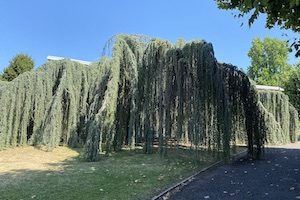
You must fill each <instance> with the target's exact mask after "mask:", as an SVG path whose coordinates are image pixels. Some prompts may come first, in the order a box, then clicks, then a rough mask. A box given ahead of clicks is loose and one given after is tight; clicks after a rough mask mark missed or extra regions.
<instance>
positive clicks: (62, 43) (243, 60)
mask: <svg viewBox="0 0 300 200" xmlns="http://www.w3.org/2000/svg"><path fill="white" fill-rule="evenodd" d="M241 23H244V24H245V25H244V26H243V27H240V25H241ZM264 24H265V20H264V18H263V17H262V18H260V19H259V20H258V21H256V22H255V24H254V25H253V26H252V27H251V28H250V29H249V28H248V26H247V19H236V18H234V17H233V15H232V11H224V10H219V9H218V8H217V5H216V3H215V2H214V1H213V0H186V1H179V0H173V1H167V0H165V1H162V0H151V1H140V0H128V1H125V0H107V1H100V0H26V1H25V0H0V72H2V71H3V69H4V68H5V67H7V66H8V65H9V61H10V60H11V59H12V58H13V56H15V55H16V54H18V53H27V54H29V55H30V56H31V57H32V58H33V59H34V60H35V63H36V66H35V67H39V66H40V65H42V64H43V63H45V62H46V61H47V60H46V57H47V56H48V55H54V56H61V57H68V58H75V59H81V60H87V61H94V60H98V59H99V57H100V55H101V51H102V48H103V46H104V44H105V42H106V41H107V40H108V39H109V38H110V37H111V36H113V35H115V34H117V33H135V34H145V35H148V36H150V37H159V38H163V39H166V40H169V41H171V42H172V43H174V42H175V41H176V39H178V38H183V39H185V40H187V41H189V40H192V39H204V40H206V41H208V42H211V43H212V44H213V46H214V51H215V56H216V58H217V59H218V61H220V62H226V63H231V64H233V65H236V66H237V67H238V68H243V69H247V67H248V66H249V65H250V59H249V58H248V56H247V52H248V50H249V49H250V47H251V42H252V39H253V38H254V37H261V38H264V37H265V36H269V37H277V38H280V39H287V38H286V37H283V36H282V33H288V34H289V36H290V37H299V35H296V34H293V33H291V32H286V31H282V30H280V29H278V28H276V29H272V30H268V29H265V28H264ZM297 61H299V59H295V58H294V53H292V54H290V63H291V64H293V63H295V62H297Z"/></svg>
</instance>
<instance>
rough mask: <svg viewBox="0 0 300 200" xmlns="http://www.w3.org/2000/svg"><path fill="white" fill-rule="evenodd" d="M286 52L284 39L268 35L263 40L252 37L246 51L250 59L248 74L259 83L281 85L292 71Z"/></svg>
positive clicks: (286, 47)
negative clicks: (248, 48)
mask: <svg viewBox="0 0 300 200" xmlns="http://www.w3.org/2000/svg"><path fill="white" fill-rule="evenodd" d="M288 54H289V48H288V44H287V42H286V41H282V40H279V39H277V38H269V37H266V38H264V39H263V40H261V39H260V38H259V37H258V38H254V39H253V41H252V47H251V48H250V50H249V52H248V56H249V57H250V59H251V66H250V67H249V68H248V76H249V77H250V78H251V79H253V80H254V81H256V83H257V84H260V85H273V86H281V87H283V86H284V82H285V81H287V79H288V77H289V75H290V74H291V71H292V68H291V66H290V65H289V64H288Z"/></svg>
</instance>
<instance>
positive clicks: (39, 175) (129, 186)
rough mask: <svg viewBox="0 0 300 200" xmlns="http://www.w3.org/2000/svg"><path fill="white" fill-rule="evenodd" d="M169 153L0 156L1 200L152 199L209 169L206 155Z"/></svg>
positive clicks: (16, 152)
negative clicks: (95, 157)
mask: <svg viewBox="0 0 300 200" xmlns="http://www.w3.org/2000/svg"><path fill="white" fill-rule="evenodd" d="M200 154H201V155H199V156H200V157H201V159H198V160H197V161H195V159H191V157H193V156H194V157H195V153H194V152H191V150H184V149H179V150H178V149H177V150H169V152H168V158H164V159H161V158H160V156H159V155H158V154H157V153H154V154H150V155H145V154H143V153H141V151H140V150H136V151H135V152H131V153H130V151H126V150H124V151H121V152H119V153H114V154H112V155H111V156H108V157H106V156H103V157H102V160H101V161H99V162H84V161H82V159H81V157H80V153H79V152H78V151H76V150H73V149H69V148H66V147H58V148H56V149H55V150H54V151H53V152H45V151H42V150H38V149H36V148H34V147H19V148H13V149H7V150H3V151H0V199H1V200H4V199H13V200H14V199H18V200H20V199H24V200H25V199H47V200H49V199H55V200H58V199H72V200H75V199H80V200H82V199H88V200H90V199H151V197H153V196H155V195H157V194H158V193H159V192H160V191H162V190H163V189H166V188H167V187H168V186H171V185H173V184H174V183H177V182H178V181H180V180H182V179H184V178H187V177H188V176H190V175H192V174H194V173H195V172H196V171H199V170H200V169H202V168H204V167H206V166H208V165H210V164H211V163H213V159H210V158H209V156H208V155H207V153H206V152H200Z"/></svg>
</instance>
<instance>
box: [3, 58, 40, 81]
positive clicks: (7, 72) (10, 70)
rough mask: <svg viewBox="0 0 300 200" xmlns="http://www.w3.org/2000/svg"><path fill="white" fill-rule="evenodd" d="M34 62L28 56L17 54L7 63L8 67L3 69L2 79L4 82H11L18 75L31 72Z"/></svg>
mask: <svg viewBox="0 0 300 200" xmlns="http://www.w3.org/2000/svg"><path fill="white" fill-rule="evenodd" d="M33 67H34V60H33V59H32V58H31V57H30V56H29V55H28V54H22V53H21V54H17V55H16V56H14V57H13V59H12V60H11V61H9V66H8V67H7V68H6V69H4V72H3V74H2V78H3V79H4V80H6V81H12V80H13V79H15V78H16V77H17V76H19V75H20V74H22V73H24V72H26V71H30V70H32V69H33Z"/></svg>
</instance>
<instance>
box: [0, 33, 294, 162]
mask: <svg viewBox="0 0 300 200" xmlns="http://www.w3.org/2000/svg"><path fill="white" fill-rule="evenodd" d="M111 40H113V41H114V42H113V48H112V49H113V51H112V56H111V58H107V57H102V58H101V60H100V62H99V63H94V64H92V65H91V66H89V67H87V66H85V65H82V64H79V63H77V62H71V61H70V60H62V61H51V62H48V63H46V64H44V65H43V66H41V67H40V68H38V69H37V70H35V71H32V72H29V73H25V74H24V75H21V76H20V77H19V78H18V79H15V80H13V81H12V82H10V83H8V84H1V85H0V105H2V106H1V107H0V113H1V116H2V117H1V118H0V134H1V135H0V148H3V147H7V146H13V147H14V146H19V145H25V144H32V145H46V146H47V149H48V150H52V149H53V148H55V147H56V146H58V145H68V146H71V147H78V146H84V147H85V149H86V151H85V158H86V160H89V161H96V160H99V153H100V152H105V153H106V154H109V153H111V152H112V151H119V150H121V149H122V148H123V147H124V146H127V145H128V146H129V147H130V149H131V150H133V149H134V148H135V146H137V145H142V146H143V150H144V153H148V154H150V153H152V152H153V147H154V145H158V147H159V148H158V149H159V153H160V155H161V156H164V155H168V151H170V149H172V147H174V146H175V147H177V149H178V147H179V146H181V145H184V146H187V147H189V148H191V149H194V150H196V151H195V152H198V153H199V151H200V150H206V151H208V152H209V153H211V155H213V156H214V157H215V158H216V159H222V160H224V161H225V162H227V161H229V159H230V154H231V153H232V152H233V151H234V149H235V145H236V144H247V146H248V150H249V155H251V156H252V157H260V156H261V155H262V153H263V145H264V143H265V141H266V140H265V138H266V137H268V136H266V130H267V129H270V130H271V128H270V127H272V130H276V129H275V128H274V127H281V128H282V129H283V130H286V127H288V126H289V125H288V123H290V120H284V121H283V122H282V123H281V124H279V123H277V122H276V121H274V120H269V119H271V117H272V116H273V115H272V114H270V112H267V111H266V109H265V108H264V106H263V105H262V103H261V102H260V101H259V95H258V93H257V91H256V90H255V87H254V85H253V84H252V83H251V82H250V80H249V79H248V77H247V76H246V75H245V74H244V73H243V72H241V71H239V70H237V68H236V67H234V66H231V65H227V64H220V63H218V62H217V61H216V59H215V57H214V52H213V47H212V45H211V44H210V43H207V42H206V41H192V42H185V41H183V40H179V41H178V42H177V43H176V44H175V45H172V44H170V43H169V42H168V41H165V40H161V39H153V40H145V37H143V36H140V35H117V36H115V37H114V38H111ZM109 46H110V42H108V43H107V46H106V47H105V48H109ZM286 102H287V98H286V99H285V102H284V103H282V104H279V107H280V108H281V107H282V106H285V107H284V108H286V105H288V104H287V103H286ZM281 109H283V108H281ZM285 111H286V110H285ZM285 113H286V112H285ZM268 116H270V117H268ZM284 119H285V118H284ZM280 139H281V138H280ZM268 142H269V141H268ZM275 142H277V140H276V141H275ZM279 142H282V143H285V142H288V139H284V140H279ZM197 158H199V156H197Z"/></svg>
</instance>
